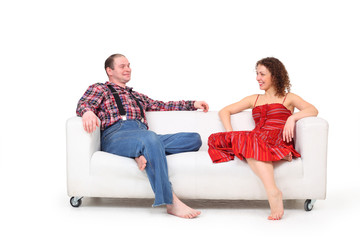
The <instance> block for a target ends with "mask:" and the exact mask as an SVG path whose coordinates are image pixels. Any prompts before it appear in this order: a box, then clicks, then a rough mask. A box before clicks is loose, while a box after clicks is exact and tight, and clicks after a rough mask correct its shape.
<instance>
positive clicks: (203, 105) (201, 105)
mask: <svg viewBox="0 0 360 240" xmlns="http://www.w3.org/2000/svg"><path fill="white" fill-rule="evenodd" d="M194 107H195V108H197V109H202V110H203V111H204V112H207V111H209V105H208V104H207V103H206V102H204V101H195V103H194Z"/></svg>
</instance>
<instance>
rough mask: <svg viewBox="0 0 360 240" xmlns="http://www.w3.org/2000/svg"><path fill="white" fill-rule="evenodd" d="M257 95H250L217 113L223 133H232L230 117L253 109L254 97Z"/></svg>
mask: <svg viewBox="0 0 360 240" xmlns="http://www.w3.org/2000/svg"><path fill="white" fill-rule="evenodd" d="M256 96H257V95H251V96H248V97H246V98H244V99H242V100H241V101H239V102H236V103H233V104H231V105H229V106H226V107H224V108H223V109H221V110H220V111H219V117H220V120H221V122H222V124H223V126H224V128H225V131H227V132H231V131H233V129H232V126H231V118H230V116H231V115H233V114H235V113H239V112H241V111H244V110H245V109H249V108H252V107H253V104H254V101H255V97H256Z"/></svg>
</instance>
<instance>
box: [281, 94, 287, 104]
mask: <svg viewBox="0 0 360 240" xmlns="http://www.w3.org/2000/svg"><path fill="white" fill-rule="evenodd" d="M287 95H288V93H286V94H285V98H284V101H283V102H282V104H283V105H284V102H285V100H286V97H287Z"/></svg>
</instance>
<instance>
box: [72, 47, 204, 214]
mask: <svg viewBox="0 0 360 240" xmlns="http://www.w3.org/2000/svg"><path fill="white" fill-rule="evenodd" d="M105 71H106V73H107V75H108V78H109V81H108V82H106V83H105V84H103V83H97V84H93V85H91V86H90V87H89V88H88V89H87V90H86V92H85V94H84V95H83V96H82V98H81V99H80V100H79V103H78V106H77V110H76V112H77V115H78V116H81V117H82V121H83V126H84V129H85V131H86V132H88V133H92V132H93V131H94V130H95V129H96V127H100V129H101V148H102V150H103V151H106V152H109V153H113V154H117V155H120V156H125V157H130V158H134V159H135V160H136V163H137V165H138V167H139V169H140V170H144V169H145V171H146V173H147V176H148V178H149V181H150V184H151V187H152V189H153V191H154V193H155V202H154V204H153V206H159V205H166V207H167V212H168V213H169V214H173V215H175V216H178V217H183V218H194V217H197V216H198V215H199V214H200V211H197V210H195V209H192V208H190V207H189V206H187V205H185V204H184V203H183V202H182V201H180V200H179V199H178V197H177V196H176V195H175V194H174V193H173V191H172V187H171V183H170V181H169V177H168V168H167V160H166V154H174V153H180V152H186V151H197V150H199V148H200V146H201V139H200V136H199V134H197V133H177V134H166V135H157V134H156V133H154V132H152V131H149V130H148V125H147V121H146V116H145V111H179V110H197V109H203V111H204V112H207V111H208V109H209V106H208V104H207V103H206V102H204V101H170V102H167V103H164V102H161V101H156V100H153V99H151V98H149V97H148V96H146V95H144V94H141V93H138V92H135V91H133V90H132V88H130V87H128V86H126V84H127V83H128V82H129V81H130V79H131V68H130V63H129V61H128V59H127V58H126V57H125V56H124V55H122V54H114V55H111V56H110V57H109V58H108V59H107V60H106V61H105ZM97 117H98V118H99V119H100V120H101V123H99V121H98V118H97ZM169 124H171V123H169Z"/></svg>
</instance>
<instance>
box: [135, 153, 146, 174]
mask: <svg viewBox="0 0 360 240" xmlns="http://www.w3.org/2000/svg"><path fill="white" fill-rule="evenodd" d="M135 161H136V163H137V165H138V167H139V169H140V171H143V170H144V169H145V167H146V163H147V161H146V159H145V157H144V156H143V155H141V156H139V157H136V158H135Z"/></svg>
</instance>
